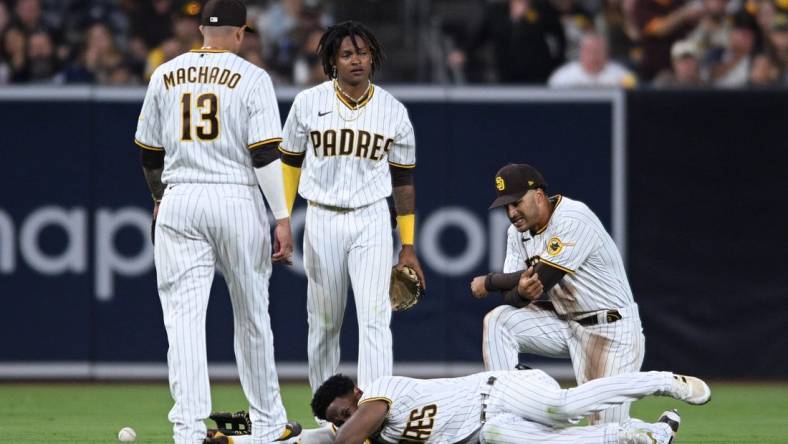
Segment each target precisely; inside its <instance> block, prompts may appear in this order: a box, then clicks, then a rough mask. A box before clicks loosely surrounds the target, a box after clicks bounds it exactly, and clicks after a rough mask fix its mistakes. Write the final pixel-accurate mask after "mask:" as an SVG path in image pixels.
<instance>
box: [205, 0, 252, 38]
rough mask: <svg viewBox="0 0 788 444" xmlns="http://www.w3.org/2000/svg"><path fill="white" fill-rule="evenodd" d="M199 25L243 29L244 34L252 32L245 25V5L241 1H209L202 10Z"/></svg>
mask: <svg viewBox="0 0 788 444" xmlns="http://www.w3.org/2000/svg"><path fill="white" fill-rule="evenodd" d="M200 24H201V25H202V26H237V27H239V28H243V27H245V29H246V32H254V29H252V28H250V27H249V26H248V25H247V24H246V5H244V4H243V2H242V1H241V0H209V1H208V2H207V3H206V4H205V6H203V8H202V18H201V19H200Z"/></svg>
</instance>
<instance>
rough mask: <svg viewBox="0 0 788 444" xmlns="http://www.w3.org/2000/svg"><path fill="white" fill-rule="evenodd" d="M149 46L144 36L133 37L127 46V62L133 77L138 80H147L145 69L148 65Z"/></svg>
mask: <svg viewBox="0 0 788 444" xmlns="http://www.w3.org/2000/svg"><path fill="white" fill-rule="evenodd" d="M148 52H149V51H148V45H146V44H145V39H144V38H143V37H142V36H139V35H135V36H132V37H131V38H130V39H129V41H128V43H127V45H126V57H127V59H126V62H127V66H128V69H129V71H131V75H132V77H133V78H136V79H143V78H145V67H146V66H147V64H148Z"/></svg>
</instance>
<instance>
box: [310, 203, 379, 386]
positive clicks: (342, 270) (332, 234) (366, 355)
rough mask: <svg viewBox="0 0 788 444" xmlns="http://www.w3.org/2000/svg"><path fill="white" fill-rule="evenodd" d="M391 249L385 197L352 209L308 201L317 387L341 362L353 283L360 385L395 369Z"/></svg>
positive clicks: (312, 353)
mask: <svg viewBox="0 0 788 444" xmlns="http://www.w3.org/2000/svg"><path fill="white" fill-rule="evenodd" d="M392 255H393V241H392V237H391V216H390V214H389V208H388V204H387V203H386V200H385V199H381V200H379V201H377V202H375V203H373V204H371V205H368V206H366V207H362V208H357V209H354V210H350V211H335V210H333V209H328V208H325V207H322V206H318V205H314V204H310V205H309V208H308V209H307V212H306V223H305V226H304V268H305V269H306V276H307V280H308V290H307V314H308V321H309V338H308V341H307V342H308V344H307V348H308V353H309V383H310V385H311V386H312V390H313V391H315V390H317V388H318V387H319V386H320V384H322V383H323V382H324V381H325V380H326V379H328V378H329V377H330V376H332V375H334V374H335V373H336V372H337V370H338V368H339V359H340V350H339V333H340V330H341V328H342V321H343V318H344V315H345V307H346V305H347V293H348V285H349V284H350V285H352V288H353V298H354V302H355V304H356V313H357V317H358V329H359V331H358V340H359V346H358V385H360V386H364V385H365V384H369V383H371V382H372V381H374V380H375V379H377V378H379V377H381V376H386V375H391V372H392V366H393V356H392V339H391V328H390V323H391V302H390V300H389V285H390V281H391V267H392Z"/></svg>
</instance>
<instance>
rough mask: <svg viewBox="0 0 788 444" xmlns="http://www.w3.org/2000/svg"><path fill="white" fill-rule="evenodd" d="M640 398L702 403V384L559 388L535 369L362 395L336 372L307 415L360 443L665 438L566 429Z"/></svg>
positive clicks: (390, 385) (397, 381)
mask: <svg viewBox="0 0 788 444" xmlns="http://www.w3.org/2000/svg"><path fill="white" fill-rule="evenodd" d="M647 395H659V396H671V397H673V398H675V399H680V400H683V401H686V402H688V403H690V404H705V403H706V402H708V401H709V399H710V397H711V390H710V389H709V386H708V385H706V383H705V382H703V381H702V380H700V379H698V378H694V377H691V376H682V375H675V374H673V373H671V372H641V373H630V374H624V375H618V376H611V377H604V378H599V379H595V380H593V381H590V382H587V383H585V384H583V385H580V386H577V387H574V388H570V389H562V388H561V387H560V386H559V385H558V383H557V382H556V381H555V380H554V379H553V378H551V377H550V376H548V375H547V374H546V373H545V372H543V371H541V370H513V371H494V372H483V373H477V374H474V375H471V376H465V377H461V378H450V379H422V380H420V379H412V378H404V377H398V376H384V377H382V378H379V379H377V380H376V381H375V382H373V383H372V384H369V385H368V386H366V387H364V390H363V391H362V390H361V389H360V388H358V387H356V386H355V384H354V383H353V381H352V380H351V379H350V378H348V377H346V376H343V375H335V376H333V377H331V378H329V379H328V380H327V381H326V382H325V383H324V384H323V385H322V386H320V388H319V389H318V390H317V392H316V393H315V396H314V398H313V399H312V410H313V412H314V414H315V416H317V417H318V418H321V419H325V420H328V421H330V422H331V423H333V424H334V425H336V426H337V427H339V429H338V432H337V437H336V440H335V442H336V443H361V442H363V441H364V440H365V439H367V438H372V439H375V440H376V441H382V442H391V443H397V442H402V441H414V442H424V443H523V442H539V443H584V444H595V443H599V444H608V443H610V444H625V443H627V444H628V443H633V444H639V443H659V444H663V443H664V444H667V443H670V442H671V441H672V438H673V434H674V430H673V429H674V428H675V429H678V418H677V417H675V418H674V421H675V423H674V425H673V426H671V425H670V424H668V422H667V419H665V421H666V422H657V423H646V422H643V421H640V420H637V419H634V418H633V419H630V420H629V421H627V422H625V423H623V424H600V425H593V426H585V427H569V426H571V425H574V424H577V423H578V422H579V421H580V420H581V419H582V418H583V417H585V416H587V415H590V414H592V413H594V412H600V411H602V410H605V409H607V408H609V407H612V406H616V405H620V404H621V403H623V402H626V401H633V400H636V399H640V398H642V397H644V396H647Z"/></svg>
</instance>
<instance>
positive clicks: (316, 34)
mask: <svg viewBox="0 0 788 444" xmlns="http://www.w3.org/2000/svg"><path fill="white" fill-rule="evenodd" d="M323 32H324V30H323V29H321V28H315V29H313V30H312V31H310V32H309V33H308V34H307V36H306V38H305V39H304V41H303V43H302V44H301V47H300V48H299V49H298V56H297V57H296V59H295V63H293V83H294V84H296V85H298V86H302V87H306V86H312V85H317V84H318V83H320V82H322V81H324V80H326V75H325V73H324V72H323V65H322V64H321V63H320V60H319V59H318V56H317V46H318V43H320V37H322V36H323Z"/></svg>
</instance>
